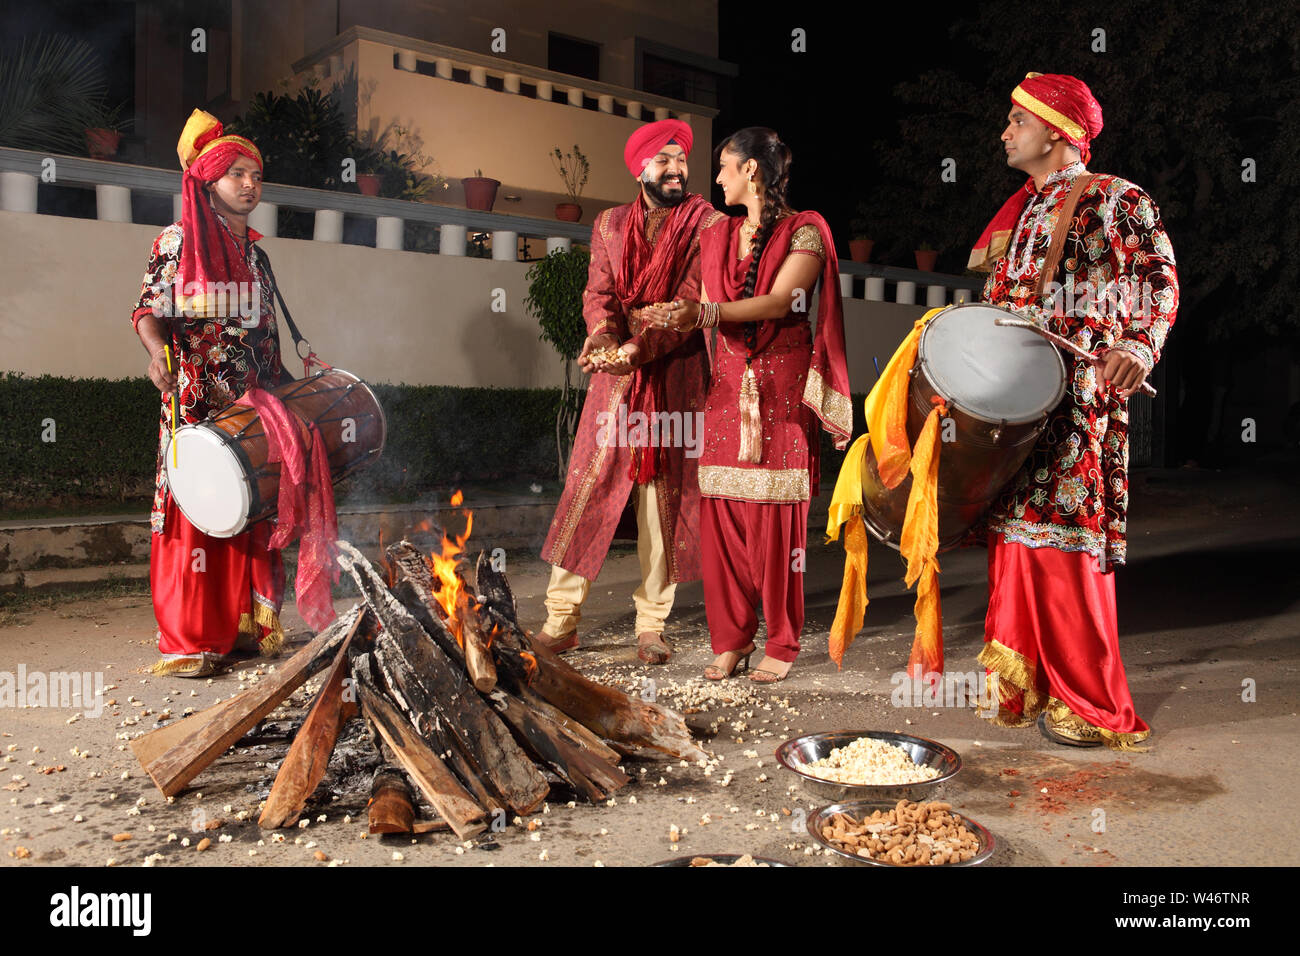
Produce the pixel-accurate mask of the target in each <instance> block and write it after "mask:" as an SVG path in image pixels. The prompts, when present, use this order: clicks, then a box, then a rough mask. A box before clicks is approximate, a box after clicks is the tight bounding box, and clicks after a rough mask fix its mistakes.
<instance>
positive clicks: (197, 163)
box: [176, 110, 262, 318]
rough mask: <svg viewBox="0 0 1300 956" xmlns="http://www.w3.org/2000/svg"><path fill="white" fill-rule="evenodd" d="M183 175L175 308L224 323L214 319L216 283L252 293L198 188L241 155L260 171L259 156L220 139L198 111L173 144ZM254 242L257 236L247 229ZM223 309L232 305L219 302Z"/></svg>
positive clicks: (212, 120)
mask: <svg viewBox="0 0 1300 956" xmlns="http://www.w3.org/2000/svg"><path fill="white" fill-rule="evenodd" d="M176 155H177V156H178V157H179V158H180V161H181V169H182V170H184V173H185V174H184V176H183V177H182V178H181V264H180V283H181V293H182V294H181V296H180V297H179V298H180V301H178V302H177V305H178V306H179V307H180V309H181V311H182V314H189V315H195V316H202V317H204V318H227V317H230V316H228V315H218V314H217V312H218V311H219V309H218V299H217V297H216V296H214V295H212V294H211V291H212V287H213V285H215V284H218V283H223V284H224V283H228V282H236V283H241V284H242V283H246V284H247V285H246V286H245V288H252V286H253V283H254V277H253V273H252V270H250V269H249V268H248V263H247V261H246V260H245V259H244V256H243V254H242V252H241V250H240V249H239V247H238V246H237V245H236V244H235V243H234V242H233V241H232V240H231V238H230V236H229V235H228V233H227V231H226V230H225V229H224V228H222V226H221V224H220V223H219V222H218V221H217V217H216V213H215V212H214V211H213V209H212V204H211V202H210V201H209V199H208V197H207V195H206V193H205V190H204V186H205V185H206V184H208V183H212V182H216V181H217V180H218V179H220V178H221V177H222V176H224V175H225V174H226V171H227V170H228V169H230V167H231V166H232V165H233V164H234V162H235V160H236V159H238V158H239V157H240V156H246V157H248V158H249V159H251V160H253V162H255V163H257V168H258V169H261V168H262V153H261V151H260V150H258V148H257V147H256V146H254V145H253V144H252V143H251V142H249V141H248V140H246V139H245V138H244V137H242V136H235V135H233V134H230V135H225V131H224V129H223V128H222V125H221V121H220V120H218V119H217V118H216V117H215V116H213V115H211V114H210V113H205V112H203V110H195V111H194V112H193V113H191V114H190V118H189V120H188V121H187V122H186V123H185V129H183V130H182V131H181V137H180V140H179V141H178V142H177V143H176ZM248 236H249V238H250V239H252V240H254V241H256V240H258V239H261V238H262V236H261V234H260V233H258V232H256V231H254V230H252V229H249V230H248ZM222 301H225V302H227V303H228V304H229V305H237V304H238V302H237V301H230V300H229V297H222Z"/></svg>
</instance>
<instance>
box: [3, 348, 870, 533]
mask: <svg viewBox="0 0 1300 956" xmlns="http://www.w3.org/2000/svg"><path fill="white" fill-rule="evenodd" d="M374 390H375V394H376V395H377V396H378V398H379V402H380V405H381V406H382V407H383V409H384V414H385V417H386V418H387V422H388V438H387V442H386V444H385V448H384V453H383V455H382V456H381V458H380V460H379V461H378V462H377V463H375V464H372V465H370V466H369V467H367V468H363V469H362V470H361V471H359V472H357V473H356V474H355V475H353V476H352V477H350V478H348V479H347V480H346V481H344V482H343V483H342V484H340V485H339V486H338V488H337V489H336V494H337V496H338V500H339V502H340V503H341V504H343V503H347V502H349V501H351V502H354V503H360V502H368V501H384V502H398V501H412V500H415V499H417V498H419V497H420V496H421V495H423V494H425V493H427V492H429V491H431V490H433V489H435V488H437V489H445V488H447V487H448V486H450V485H455V484H482V483H491V482H498V481H508V480H545V481H554V480H555V476H556V470H555V468H556V465H555V411H556V408H557V406H558V403H559V400H560V390H559V389H527V388H453V387H450V386H443V385H376V386H374ZM853 405H854V418H855V434H860V433H861V430H862V422H861V415H862V400H861V396H857V397H855V398H854V400H853ZM157 414H158V392H157V389H156V388H155V387H154V386H153V385H152V384H151V383H150V382H149V380H148V379H145V378H131V379H117V380H109V379H84V378H82V379H72V378H59V377H55V376H50V375H45V376H41V377H40V378H30V377H26V376H23V375H21V374H17V373H5V374H4V375H0V450H2V451H3V454H0V511H9V510H16V509H30V508H41V507H50V506H55V507H57V506H60V505H65V504H66V505H68V506H75V507H77V508H84V507H88V506H90V507H93V505H94V504H95V503H96V502H123V501H132V500H138V501H139V502H140V503H141V504H142V506H147V502H148V500H149V499H150V497H151V496H152V494H153V470H154V461H155V458H156V454H157V439H156V436H157V422H158V419H157ZM51 421H52V423H53V425H52V434H51V428H50V422H51ZM43 435H44V436H45V437H52V438H53V439H54V440H53V441H44V440H42V436H43ZM822 439H823V440H822V453H823V458H822V469H821V471H822V481H823V483H826V482H833V481H834V480H835V476H836V475H837V474H838V473H839V463H840V461H841V460H842V458H843V454H842V453H840V452H835V451H834V450H833V449H832V447H831V445H830V441H829V436H827V435H826V433H825V432H823V433H822Z"/></svg>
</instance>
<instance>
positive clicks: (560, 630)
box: [541, 120, 722, 664]
mask: <svg viewBox="0 0 1300 956" xmlns="http://www.w3.org/2000/svg"><path fill="white" fill-rule="evenodd" d="M692 141H693V134H692V132H691V128H690V126H689V125H687V124H686V123H684V122H682V121H681V120H661V121H659V122H655V123H648V124H646V125H645V126H642V127H640V128H639V129H637V130H636V132H634V133H633V134H632V135H631V137H630V138H629V139H628V141H627V146H626V147H625V149H624V151H623V159H624V162H625V163H626V164H627V170H628V173H629V175H631V176H632V177H633V179H634V180H635V181H636V183H637V186H638V195H637V197H636V199H635V200H633V201H632V202H630V203H628V204H627V205H624V206H616V207H614V208H613V209H607V210H605V211H604V212H602V213H601V214H600V215H599V216H597V217H596V222H595V224H594V226H593V228H592V233H591V266H590V270H589V272H588V275H587V289H586V292H585V293H584V295H583V318H584V319H585V320H586V323H587V332H588V336H587V339H586V342H585V343H584V344H583V348H582V353H581V354H580V355H579V357H578V362H579V365H581V367H582V368H583V370H584V371H587V372H589V373H592V380H591V386H590V387H589V388H588V390H587V398H586V403H585V405H584V406H583V409H582V417H581V419H580V420H579V423H578V431H577V435H576V436H575V439H574V445H573V453H572V456H571V458H570V462H569V474H568V477H567V479H566V481H565V486H564V494H563V495H562V496H561V498H560V504H559V507H558V508H557V509H556V512H555V518H554V519H553V521H552V522H551V529H550V533H549V534H548V535H547V538H546V544H545V546H544V547H543V549H542V558H543V559H544V560H546V561H549V562H551V564H552V565H553V568H552V571H551V580H550V584H549V585H548V587H547V591H546V608H547V612H548V616H547V619H546V625H545V627H544V628H543V631H542V634H541V638H542V640H543V641H544V642H545V643H546V644H547V645H548V646H549V647H551V648H552V649H554V650H557V651H561V650H567V649H569V648H573V647H577V646H578V632H577V627H578V622H579V620H580V617H581V609H582V603H583V601H584V600H586V597H587V594H588V592H589V590H590V588H591V582H592V581H593V580H594V579H595V577H596V575H597V574H598V573H599V572H600V568H601V565H602V564H603V563H604V561H605V556H606V554H607V553H608V552H609V545H610V542H611V541H612V540H613V538H614V536H615V532H616V531H617V530H618V527H619V524H620V519H621V518H622V516H623V513H624V510H625V508H626V506H627V505H628V503H629V500H630V502H631V505H632V508H633V510H634V511H635V515H636V538H637V557H638V558H639V559H640V564H641V584H640V587H638V588H637V590H636V592H635V593H634V594H633V603H634V605H635V607H636V631H637V645H638V646H637V655H638V657H640V659H641V660H643V661H645V662H647V663H652V664H662V663H666V662H667V661H668V659H669V657H670V656H671V651H670V650H669V648H668V645H667V644H665V643H664V639H663V631H664V622H665V621H666V620H667V617H668V614H669V612H670V611H671V610H672V606H673V598H674V595H675V592H676V587H677V582H679V581H693V580H698V579H699V577H700V563H699V561H700V558H699V521H700V495H699V486H698V484H697V461H698V458H699V454H700V448H701V442H702V439H703V436H702V435H701V434H699V431H700V429H699V416H700V414H701V413H702V412H703V409H704V399H705V394H706V392H707V390H708V352H707V349H706V346H705V342H704V336H703V334H702V333H701V332H700V331H698V330H694V329H692V330H685V331H674V330H667V329H660V328H657V327H652V323H651V321H650V320H649V319H648V318H647V317H646V316H645V315H644V310H645V308H646V307H647V306H651V305H654V304H655V303H662V302H666V301H669V300H672V299H678V298H689V299H698V298H699V287H700V255H699V234H700V232H701V230H703V229H704V228H706V227H707V226H709V225H711V224H712V223H713V222H715V221H717V220H718V219H720V218H721V216H722V214H721V213H719V212H716V211H715V210H714V209H713V207H712V206H711V205H710V204H709V203H708V201H706V200H705V199H704V198H703V197H702V196H699V195H695V194H692V193H688V192H687V191H686V186H687V156H688V154H689V153H690V151H691V143H692ZM614 350H617V351H614Z"/></svg>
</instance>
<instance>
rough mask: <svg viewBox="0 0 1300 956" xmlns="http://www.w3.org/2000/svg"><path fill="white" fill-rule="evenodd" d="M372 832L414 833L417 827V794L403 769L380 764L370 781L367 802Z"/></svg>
mask: <svg viewBox="0 0 1300 956" xmlns="http://www.w3.org/2000/svg"><path fill="white" fill-rule="evenodd" d="M366 813H367V816H368V817H369V820H370V832H371V833H411V832H412V831H414V829H415V794H414V793H412V792H411V785H410V784H409V783H407V782H406V777H404V776H403V775H402V772H401V771H400V770H397V769H395V768H393V767H381V768H380V769H379V770H377V771H376V772H375V778H374V779H373V780H372V781H371V782H370V800H369V802H368V803H367V804H366Z"/></svg>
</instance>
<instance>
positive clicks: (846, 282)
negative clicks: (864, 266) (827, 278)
mask: <svg viewBox="0 0 1300 956" xmlns="http://www.w3.org/2000/svg"><path fill="white" fill-rule="evenodd" d="M840 297H841V298H844V299H851V298H853V276H852V275H850V274H849V273H847V272H841V273H840Z"/></svg>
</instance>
